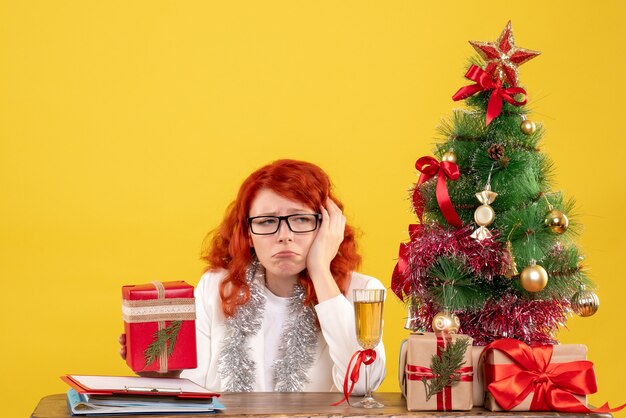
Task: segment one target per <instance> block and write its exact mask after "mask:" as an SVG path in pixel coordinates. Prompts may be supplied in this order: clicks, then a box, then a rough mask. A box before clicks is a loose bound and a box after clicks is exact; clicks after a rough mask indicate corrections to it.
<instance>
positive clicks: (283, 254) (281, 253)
mask: <svg viewBox="0 0 626 418" xmlns="http://www.w3.org/2000/svg"><path fill="white" fill-rule="evenodd" d="M295 255H298V254H297V253H294V252H293V251H279V252H277V253H276V254H274V257H277V258H285V257H293V256H295Z"/></svg>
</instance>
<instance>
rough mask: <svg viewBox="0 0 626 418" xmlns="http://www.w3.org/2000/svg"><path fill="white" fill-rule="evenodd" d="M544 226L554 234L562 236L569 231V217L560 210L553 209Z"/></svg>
mask: <svg viewBox="0 0 626 418" xmlns="http://www.w3.org/2000/svg"><path fill="white" fill-rule="evenodd" d="M544 225H545V226H546V228H548V229H549V230H550V232H552V233H553V234H562V233H563V232H565V231H567V227H568V226H569V219H567V216H566V215H565V214H564V213H563V212H561V211H560V210H556V209H552V210H551V211H550V212H548V214H547V215H546V219H545V220H544Z"/></svg>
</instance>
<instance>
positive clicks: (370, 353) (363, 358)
mask: <svg viewBox="0 0 626 418" xmlns="http://www.w3.org/2000/svg"><path fill="white" fill-rule="evenodd" d="M355 358H356V362H355V363H354V367H353V366H352V362H353V361H354V360H355ZM374 360H376V351H374V350H373V349H371V348H369V349H367V350H360V351H357V352H356V353H354V354H353V355H352V358H350V362H349V363H348V368H347V369H346V377H345V378H344V379H343V399H342V400H340V401H338V402H335V403H334V404H332V405H331V406H337V405H339V404H341V403H342V402H343V401H347V402H348V405H350V399H349V398H350V394H351V393H352V391H353V390H354V385H356V382H358V381H359V373H360V370H361V364H365V365H369V364H372V363H373V362H374ZM350 369H352V371H350ZM350 383H352V384H350ZM348 385H350V387H349V388H348Z"/></svg>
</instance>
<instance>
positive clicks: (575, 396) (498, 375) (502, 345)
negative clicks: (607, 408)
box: [483, 339, 597, 412]
mask: <svg viewBox="0 0 626 418" xmlns="http://www.w3.org/2000/svg"><path fill="white" fill-rule="evenodd" d="M586 358H587V347H585V346H584V345H581V344H564V345H533V346H529V345H526V344H524V343H523V342H521V341H518V340H513V339H502V340H497V341H495V342H493V343H491V344H489V345H488V346H486V347H485V350H484V351H483V360H484V366H483V372H484V379H485V380H484V384H485V395H486V396H485V407H486V408H487V409H489V410H491V411H502V410H505V411H567V412H589V409H588V408H587V396H586V395H588V394H591V393H595V392H596V390H597V384H596V377H595V373H594V370H593V364H592V363H591V362H590V361H587V360H586Z"/></svg>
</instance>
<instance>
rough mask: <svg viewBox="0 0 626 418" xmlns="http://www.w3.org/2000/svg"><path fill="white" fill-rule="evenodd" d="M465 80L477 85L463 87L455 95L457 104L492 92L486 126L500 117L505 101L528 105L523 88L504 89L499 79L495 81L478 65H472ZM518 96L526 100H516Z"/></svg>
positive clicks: (453, 97)
mask: <svg viewBox="0 0 626 418" xmlns="http://www.w3.org/2000/svg"><path fill="white" fill-rule="evenodd" d="M465 78H468V79H470V80H472V81H475V82H476V84H472V85H470V86H465V87H461V88H460V89H459V91H457V92H456V93H454V96H452V100H454V101H455V102H456V101H458V100H463V99H467V98H468V97H470V96H473V95H474V94H476V93H478V92H481V91H488V90H492V91H491V95H490V96H489V103H488V104H487V119H486V125H489V124H490V123H491V121H492V120H494V119H495V118H497V117H498V115H500V112H502V104H503V103H502V101H503V100H504V101H506V102H508V103H510V104H512V105H513V106H522V105H525V104H526V100H527V96H526V90H524V89H523V88H521V87H509V88H506V89H505V88H502V87H503V86H502V80H499V79H498V80H495V81H494V79H493V75H492V74H489V73H488V72H486V71H485V70H483V69H482V68H480V67H479V66H477V65H472V66H471V67H470V68H469V70H467V73H465ZM516 94H523V95H524V99H523V100H516V99H515V98H514V97H513V96H515V95H516Z"/></svg>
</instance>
